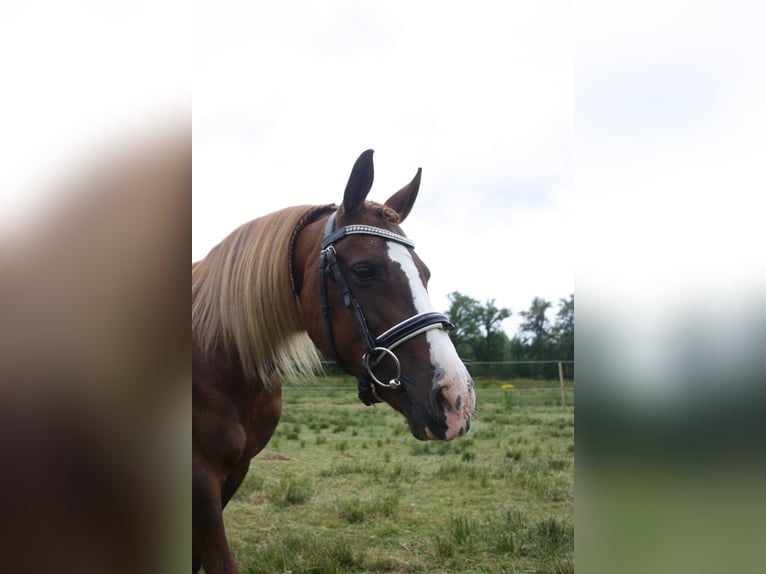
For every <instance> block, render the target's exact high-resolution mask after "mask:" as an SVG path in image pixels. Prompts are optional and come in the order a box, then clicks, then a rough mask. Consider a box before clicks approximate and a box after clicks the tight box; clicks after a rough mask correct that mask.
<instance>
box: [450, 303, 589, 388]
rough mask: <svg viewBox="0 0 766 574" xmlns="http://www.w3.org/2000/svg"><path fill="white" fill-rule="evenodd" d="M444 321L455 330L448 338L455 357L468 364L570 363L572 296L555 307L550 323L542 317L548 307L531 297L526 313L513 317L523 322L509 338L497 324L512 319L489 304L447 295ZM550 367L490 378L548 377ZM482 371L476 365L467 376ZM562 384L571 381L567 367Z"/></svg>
mask: <svg viewBox="0 0 766 574" xmlns="http://www.w3.org/2000/svg"><path fill="white" fill-rule="evenodd" d="M448 298H449V301H450V308H449V310H448V311H447V313H446V314H447V316H448V317H449V319H450V321H451V322H452V323H453V324H454V325H455V329H454V330H453V331H451V332H450V337H451V338H452V342H453V343H454V345H455V348H456V349H457V352H458V354H459V355H460V357H461V358H462V359H463V360H464V361H466V362H468V363H472V362H473V363H476V362H480V363H481V362H498V361H552V360H554V361H573V360H574V293H572V294H570V295H569V297H565V298H561V299H559V301H558V308H557V310H556V314H555V317H554V319H553V320H552V321H551V320H550V319H549V317H548V315H549V313H548V311H549V310H550V309H552V308H553V303H551V302H550V301H546V300H545V299H543V298H542V297H535V298H534V299H533V300H532V304H531V305H530V307H529V309H527V310H524V311H521V312H519V315H520V316H521V317H522V318H523V321H522V323H521V325H520V326H519V328H518V330H517V332H516V334H515V335H514V336H513V337H511V338H509V337H508V335H507V334H506V333H505V331H504V330H503V328H502V322H503V321H504V320H505V319H507V318H509V317H510V316H511V314H512V311H511V309H509V308H507V307H498V306H497V305H496V304H495V300H494V299H488V300H487V301H485V302H484V303H482V302H480V301H478V300H476V299H473V298H472V297H469V296H467V295H464V294H462V293H460V292H458V291H454V292H453V293H450V294H449V295H448ZM556 368H557V367H556V366H555V365H544V364H535V363H526V364H515V365H508V366H505V367H504V368H501V369H499V368H498V367H497V366H495V367H494V368H493V369H492V371H491V373H488V374H493V375H504V376H518V377H545V378H555V377H557V376H558V375H557V374H556V375H555V377H553V376H552V375H553V373H554V370H555V369H556ZM482 370H487V369H486V367H484V368H482V366H480V365H476V366H474V367H473V368H472V372H477V371H478V372H477V373H476V374H479V373H480V372H481V371H482ZM565 376H566V377H567V378H574V371H573V366H572V365H567V367H566V375H565Z"/></svg>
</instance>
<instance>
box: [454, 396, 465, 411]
mask: <svg viewBox="0 0 766 574" xmlns="http://www.w3.org/2000/svg"><path fill="white" fill-rule="evenodd" d="M462 404H463V397H462V396H460V395H458V397H457V399H455V410H456V411H459V410H460V405H462Z"/></svg>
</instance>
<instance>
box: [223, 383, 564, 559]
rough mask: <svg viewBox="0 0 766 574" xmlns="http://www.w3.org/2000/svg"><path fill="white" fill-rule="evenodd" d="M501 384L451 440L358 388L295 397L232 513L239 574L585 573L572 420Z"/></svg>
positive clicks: (486, 391) (287, 399)
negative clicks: (365, 401)
mask: <svg viewBox="0 0 766 574" xmlns="http://www.w3.org/2000/svg"><path fill="white" fill-rule="evenodd" d="M323 384H324V382H323ZM500 384H501V383H497V384H496V385H494V386H489V388H483V386H482V385H479V388H478V390H477V394H478V407H477V412H476V416H475V424H474V427H473V430H472V431H471V434H470V435H469V436H467V437H463V438H460V439H457V440H455V441H452V442H450V443H435V442H419V441H417V440H415V439H414V438H413V437H412V436H411V435H410V433H409V430H408V428H407V425H406V422H405V420H404V419H403V418H402V417H401V416H400V415H398V414H397V413H395V412H393V410H392V409H391V408H390V407H388V406H386V405H380V406H377V407H375V408H369V407H365V406H363V405H362V404H361V403H360V402H359V401H358V400H357V399H356V394H355V392H354V391H353V390H344V389H342V388H341V389H331V390H326V389H325V390H320V389H317V388H316V387H307V386H303V387H300V388H295V387H289V386H288V387H286V388H285V389H284V407H283V417H282V422H281V423H280V426H279V428H278V429H277V432H276V434H275V436H274V438H273V439H272V441H271V443H270V444H269V446H268V447H267V448H266V449H265V450H264V452H263V453H261V454H260V455H259V456H258V457H256V458H255V459H254V460H253V463H252V465H251V469H250V473H249V474H248V476H247V477H246V479H245V481H244V483H243V485H242V487H241V488H240V490H239V491H238V492H237V494H236V495H235V496H234V499H233V500H232V501H231V502H230V503H229V506H228V507H227V509H226V511H225V512H224V519H225V521H226V527H227V532H228V536H229V541H230V543H231V546H232V550H233V552H234V556H235V560H236V562H237V565H238V567H239V569H240V572H242V573H277V572H278V573H283V572H292V573H306V574H308V573H336V572H337V573H346V572H412V573H415V572H418V573H420V572H422V573H426V572H428V573H436V572H474V573H479V572H482V573H490V572H492V573H495V572H498V573H499V572H507V573H515V572H519V573H521V572H525V573H526V572H539V573H567V572H573V571H574V521H573V517H574V471H573V467H574V454H573V453H574V447H573V445H574V412H573V409H572V407H568V408H567V409H562V408H561V406H560V404H559V405H558V406H547V405H546V404H545V402H543V404H542V405H531V404H526V405H520V404H518V403H514V404H513V405H511V406H510V407H509V406H508V404H507V401H506V399H505V398H504V396H505V395H504V394H505V393H507V391H500V390H499V387H500ZM515 390H516V389H514V390H513V391H511V392H514V391H515ZM555 391H556V392H558V389H557V388H556V389H555ZM559 399H560V395H559Z"/></svg>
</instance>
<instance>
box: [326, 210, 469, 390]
mask: <svg viewBox="0 0 766 574" xmlns="http://www.w3.org/2000/svg"><path fill="white" fill-rule="evenodd" d="M336 215H337V211H336V212H333V214H332V215H330V218H329V219H328V220H327V224H326V225H325V228H324V237H323V238H322V242H321V248H322V251H321V252H320V255H319V291H320V295H321V297H322V315H323V316H324V323H325V330H326V332H327V344H328V346H329V348H330V351H331V352H332V354H333V355H334V358H335V360H336V361H337V360H338V359H339V355H338V352H337V350H336V349H335V342H334V340H333V336H332V324H331V319H330V304H329V300H328V297H327V276H328V275H329V276H331V277H332V278H333V280H334V281H335V284H336V285H337V286H338V290H339V291H340V293H341V295H342V296H343V303H344V304H345V306H346V307H348V308H349V309H350V310H351V312H352V314H353V315H354V319H355V320H356V324H357V327H358V328H359V333H360V334H361V336H362V341H363V342H364V347H365V353H364V355H363V356H362V375H361V376H360V377H359V383H358V388H359V399H360V400H361V401H362V402H363V403H364V404H366V405H371V404H373V403H379V402H380V399H378V397H377V394H376V393H375V387H374V385H373V383H374V384H375V385H378V386H381V387H384V388H387V389H398V388H400V387H401V386H402V380H401V376H402V366H401V363H400V362H399V358H398V357H397V356H396V354H394V351H393V349H395V348H396V347H398V346H399V345H401V344H402V343H404V342H405V341H409V340H410V339H412V338H414V337H417V336H418V335H420V334H422V333H425V332H426V331H428V330H430V329H445V330H448V331H449V330H452V329H453V328H454V326H453V325H452V323H450V321H449V319H448V318H447V316H446V315H444V314H442V313H436V312H427V313H418V314H417V315H414V316H412V317H410V318H408V319H405V320H404V321H402V322H401V323H398V324H396V325H394V326H393V327H391V328H390V329H388V330H387V331H385V332H384V333H382V334H381V335H379V336H378V337H376V336H375V335H373V334H372V332H371V331H370V328H369V326H368V325H367V321H366V320H365V318H364V312H363V311H362V307H361V305H359V301H357V300H356V298H355V297H354V295H353V293H351V289H350V288H349V286H348V282H347V281H346V278H345V277H344V275H343V271H342V269H341V267H340V264H339V263H338V256H337V253H336V251H335V247H334V245H335V243H337V242H338V241H340V240H342V239H343V238H344V237H348V236H349V235H372V236H374V237H381V238H383V239H385V240H386V241H393V242H395V243H400V244H402V245H404V246H406V247H409V248H414V247H415V244H414V243H413V242H412V241H410V240H409V239H407V238H406V237H404V236H402V235H398V234H396V233H392V232H391V231H388V230H386V229H381V228H379V227H372V226H370V225H348V226H346V227H341V228H340V229H338V230H335V219H336ZM386 357H389V358H390V359H391V360H392V361H393V363H394V366H395V368H396V375H395V376H394V378H393V379H391V380H390V381H388V382H387V383H385V382H383V381H381V380H380V379H378V377H376V376H375V372H374V369H375V367H376V366H377V365H378V364H379V363H380V362H381V361H382V360H383V359H384V358H386Z"/></svg>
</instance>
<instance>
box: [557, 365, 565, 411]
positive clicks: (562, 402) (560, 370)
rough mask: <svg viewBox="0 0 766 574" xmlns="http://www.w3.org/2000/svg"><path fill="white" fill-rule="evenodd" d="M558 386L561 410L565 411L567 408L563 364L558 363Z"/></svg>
mask: <svg viewBox="0 0 766 574" xmlns="http://www.w3.org/2000/svg"><path fill="white" fill-rule="evenodd" d="M559 384H560V385H561V408H562V409H565V408H566V406H567V391H566V387H564V364H563V363H562V362H561V361H559Z"/></svg>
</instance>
